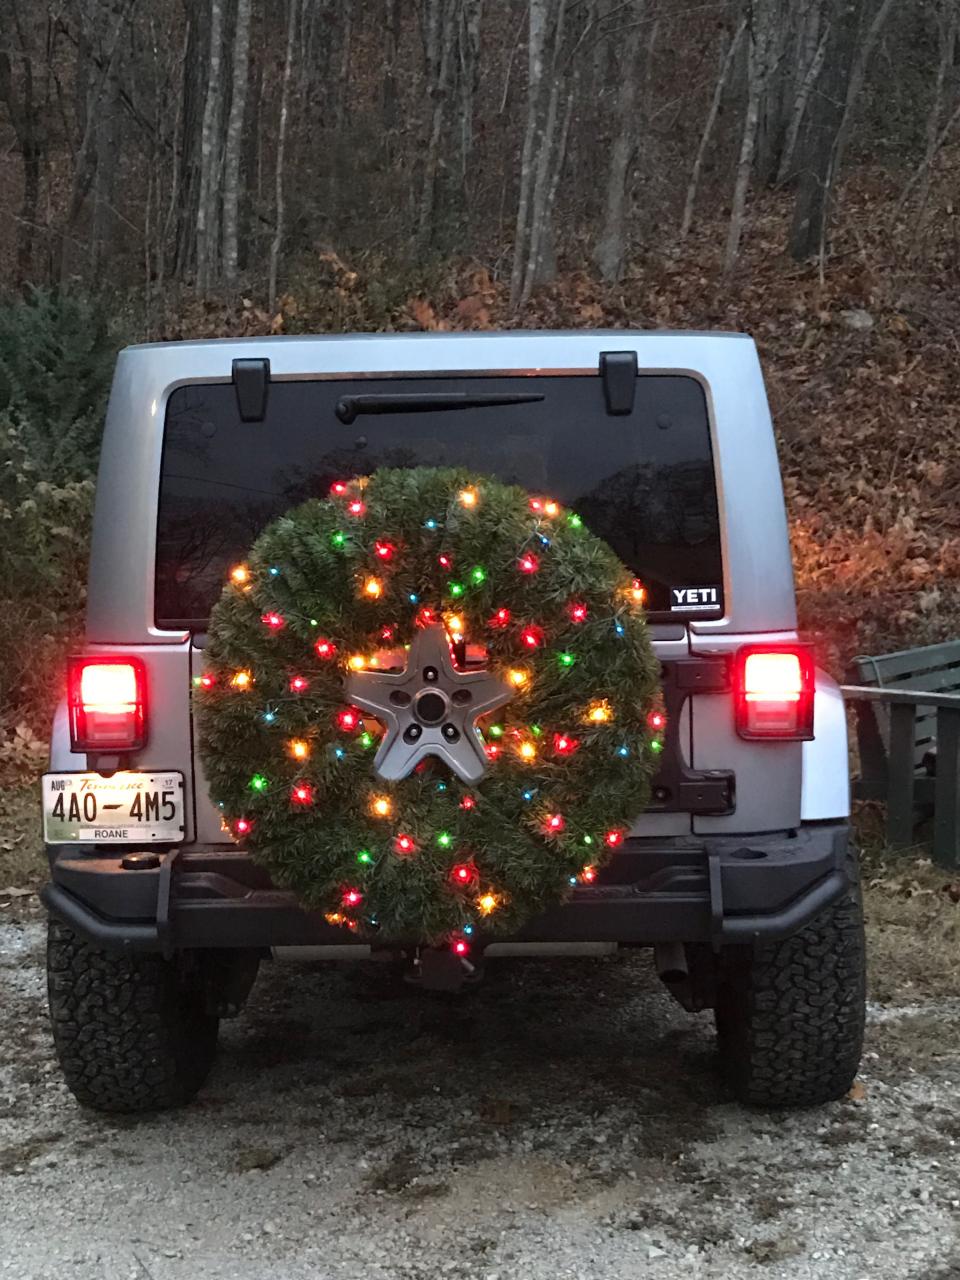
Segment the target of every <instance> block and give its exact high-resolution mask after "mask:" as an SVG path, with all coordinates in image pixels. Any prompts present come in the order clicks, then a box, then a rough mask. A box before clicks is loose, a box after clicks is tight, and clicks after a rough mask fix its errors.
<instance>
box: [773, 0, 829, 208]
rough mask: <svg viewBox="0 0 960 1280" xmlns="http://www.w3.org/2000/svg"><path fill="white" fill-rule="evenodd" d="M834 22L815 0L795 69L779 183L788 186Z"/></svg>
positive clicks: (818, 1)
mask: <svg viewBox="0 0 960 1280" xmlns="http://www.w3.org/2000/svg"><path fill="white" fill-rule="evenodd" d="M830 24H831V19H830V17H829V16H826V15H824V14H823V12H822V10H821V3H820V0H813V3H811V4H810V5H809V6H808V7H807V10H806V13H805V15H804V24H803V34H802V38H801V40H800V43H799V47H798V51H797V61H796V67H795V76H794V83H795V93H794V98H793V105H792V107H791V110H790V119H789V122H788V124H787V134H786V138H785V139H784V143H783V152H782V154H781V156H780V168H779V170H778V171H777V182H778V183H784V182H786V181H787V180H788V179H789V178H790V177H792V175H793V171H794V160H795V158H796V153H797V140H798V138H799V137H800V129H801V127H802V125H803V121H804V119H805V117H806V114H807V108H808V106H809V105H810V96H811V94H812V93H813V91H814V88H815V86H816V84H817V81H818V80H819V78H820V73H821V71H822V70H823V63H824V59H825V57H826V53H827V40H828V39H829V37H830Z"/></svg>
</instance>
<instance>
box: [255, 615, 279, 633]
mask: <svg viewBox="0 0 960 1280" xmlns="http://www.w3.org/2000/svg"><path fill="white" fill-rule="evenodd" d="M260 621H261V622H262V623H263V625H264V626H265V627H269V628H270V630H271V631H279V630H280V629H281V628H282V627H283V626H284V625H285V624H284V621H283V618H281V616H280V614H279V613H265V614H264V615H263V616H262V617H261V619H260Z"/></svg>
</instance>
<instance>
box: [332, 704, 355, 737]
mask: <svg viewBox="0 0 960 1280" xmlns="http://www.w3.org/2000/svg"><path fill="white" fill-rule="evenodd" d="M359 723H360V716H359V714H358V713H357V712H356V711H354V709H353V708H352V707H345V708H344V709H343V711H341V712H340V713H339V715H338V716H337V724H338V725H339V726H340V728H341V729H342V730H343V731H344V733H352V732H353V730H354V729H356V727H357V725H358V724H359Z"/></svg>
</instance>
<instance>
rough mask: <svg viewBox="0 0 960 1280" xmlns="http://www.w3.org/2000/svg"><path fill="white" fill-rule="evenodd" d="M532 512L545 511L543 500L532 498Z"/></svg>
mask: <svg viewBox="0 0 960 1280" xmlns="http://www.w3.org/2000/svg"><path fill="white" fill-rule="evenodd" d="M530 510H531V511H542V510H543V500H542V499H541V498H531V499H530Z"/></svg>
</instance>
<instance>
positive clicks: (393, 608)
mask: <svg viewBox="0 0 960 1280" xmlns="http://www.w3.org/2000/svg"><path fill="white" fill-rule="evenodd" d="M334 490H335V492H334V493H332V494H331V497H330V498H328V499H323V500H311V501H309V502H307V503H305V504H304V505H303V506H300V507H298V508H297V509H295V510H292V511H290V512H289V513H288V514H286V515H284V516H282V517H281V518H279V519H277V520H275V521H274V522H273V523H272V524H271V525H270V526H269V527H268V528H266V529H265V530H264V532H263V533H262V534H261V535H260V536H259V538H258V539H257V541H256V542H255V543H254V545H253V547H252V549H251V551H250V554H249V558H248V561H247V563H246V564H245V565H242V566H238V567H237V568H236V569H234V570H233V573H232V577H231V580H230V581H229V582H228V583H227V585H226V587H225V589H224V591H223V594H222V596H221V598H220V600H219V601H218V603H217V605H216V606H215V608H214V610H213V615H212V618H211V622H210V636H209V644H208V649H207V662H208V665H207V667H206V670H205V673H204V675H203V676H202V677H199V678H198V680H197V681H196V683H197V686H198V687H197V688H196V689H195V699H196V703H197V706H196V710H197V718H198V722H199V741H200V750H201V754H202V759H203V765H204V769H205V772H206V776H207V779H208V782H209V785H210V790H211V794H212V795H213V797H214V799H215V801H217V802H218V803H219V805H220V807H221V808H222V810H223V817H224V825H225V829H227V830H229V831H230V832H231V833H232V834H233V836H234V837H235V838H236V839H237V841H238V842H239V843H241V844H242V845H243V846H244V847H245V848H247V849H248V850H249V851H250V853H251V855H252V856H253V857H254V858H255V859H256V860H257V861H258V862H260V863H262V864H263V865H265V866H266V867H267V868H269V870H270V872H271V875H272V877H273V879H274V880H275V882H277V883H279V884H280V885H283V886H286V887H289V888H290V889H292V890H294V891H295V892H296V894H297V896H298V898H299V899H300V900H301V901H302V902H303V903H304V905H305V906H308V907H310V908H313V909H320V910H323V911H324V912H325V913H327V918H328V919H329V920H331V921H333V922H336V923H340V924H343V925H344V926H346V927H348V928H350V929H352V930H355V931H357V932H359V933H361V934H363V935H365V936H370V937H371V938H378V939H380V940H383V941H384V942H387V941H404V942H425V943H434V944H436V943H439V942H443V941H451V940H455V939H460V938H462V936H463V935H464V934H467V935H470V934H474V935H475V936H476V937H477V938H478V939H479V938H481V937H483V936H486V935H493V934H496V933H504V932H511V931H514V930H516V929H517V927H518V926H519V925H521V924H522V923H523V922H524V921H526V920H528V919H530V918H532V917H534V916H536V915H538V914H540V913H541V912H542V911H543V910H544V909H546V908H547V907H549V906H550V905H552V904H554V903H556V902H558V901H560V900H562V899H563V898H564V897H565V896H566V895H567V894H568V893H569V892H571V887H572V886H573V885H575V884H576V883H577V882H578V881H583V880H586V881H589V880H591V879H592V878H593V876H594V875H595V872H596V868H598V867H599V866H601V865H602V864H603V863H604V861H605V860H606V859H607V858H608V857H609V856H610V855H611V854H612V853H613V852H614V851H615V849H616V847H617V845H618V844H620V843H621V841H622V839H623V835H624V833H625V831H626V829H627V827H628V826H629V824H630V822H631V821H632V820H633V819H634V818H635V817H636V816H637V814H638V813H640V812H641V811H642V810H643V808H644V806H645V805H646V803H647V801H648V798H649V784H650V778H651V776H652V774H653V773H654V772H655V771H656V766H657V756H658V752H659V750H660V747H661V734H662V728H663V721H662V713H661V712H660V711H659V710H658V708H659V705H660V704H659V701H658V689H657V676H658V670H659V667H658V663H657V661H656V658H655V657H654V654H653V652H652V649H651V646H650V642H649V639H648V635H647V630H646V626H645V623H644V619H643V615H642V607H641V600H642V589H641V588H640V586H639V584H638V583H636V582H635V580H633V579H632V578H631V575H630V573H629V572H628V570H627V569H626V568H625V567H624V566H623V564H622V563H621V562H620V561H619V560H618V559H617V557H616V555H614V553H613V551H612V550H611V549H610V548H609V547H608V546H607V544H606V543H604V542H602V541H601V540H600V539H599V538H596V537H594V536H593V535H592V534H591V533H590V532H589V531H588V530H587V529H586V527H585V526H584V525H583V523H582V521H581V520H580V518H579V517H578V516H577V515H576V514H575V513H573V512H569V511H567V510H565V509H563V508H562V507H560V506H559V505H558V504H556V503H554V502H552V501H550V500H549V499H548V498H539V497H536V496H534V497H531V495H530V494H529V493H527V492H526V491H525V490H523V489H521V488H518V487H515V486H510V485H505V484H502V483H500V482H499V481H496V480H494V479H491V478H489V477H486V476H481V475H475V474H472V473H469V472H466V471H463V470H457V469H436V468H418V469H412V470H399V469H385V470H381V471H378V472H376V473H375V474H373V475H372V476H370V477H365V478H360V479H355V480H349V481H345V482H343V483H342V484H339V485H336V486H334ZM441 618H442V619H443V621H444V625H445V626H446V628H447V631H448V634H450V635H451V636H452V638H453V640H454V641H456V640H457V638H458V637H460V636H462V637H463V638H464V641H465V643H466V644H467V645H468V646H470V645H473V644H478V645H482V646H483V649H484V650H485V653H486V663H487V666H488V668H489V669H491V670H494V671H497V672H499V673H502V674H503V676H504V678H505V679H508V680H510V681H511V683H512V684H513V686H514V687H515V690H516V693H515V696H514V697H513V698H512V700H511V701H510V702H509V703H508V704H507V705H506V706H504V707H502V708H501V709H500V710H499V711H498V712H494V713H493V714H492V715H491V716H490V717H489V721H488V722H487V723H485V724H483V725H482V726H481V727H482V730H483V738H484V740H485V742H486V744H487V745H486V750H487V753H488V755H489V757H490V759H489V761H488V768H487V771H486V773H485V775H484V777H483V778H482V779H481V781H480V782H479V783H477V784H476V785H473V786H470V785H467V784H466V783H464V782H463V781H461V780H460V778H459V777H457V776H455V775H454V774H452V773H451V772H449V771H448V770H447V769H446V767H445V766H443V765H442V764H441V763H440V762H439V761H433V760H431V761H429V762H426V765H425V766H424V765H423V764H421V765H420V766H419V767H418V769H417V770H416V771H415V772H413V773H412V774H411V775H410V776H408V777H406V778H404V779H402V780H401V781H398V782H394V783H385V782H383V781H382V780H381V779H379V778H378V777H377V775H376V774H375V772H374V769H373V758H374V756H375V754H376V750H377V746H378V741H379V739H378V733H379V731H380V726H378V725H377V724H375V723H374V722H371V721H370V719H369V717H368V718H367V719H366V721H364V719H363V717H362V716H361V715H360V714H359V713H354V714H353V715H351V714H350V711H349V708H348V707H347V704H346V703H345V694H344V689H343V679H344V676H345V675H346V674H347V673H348V671H349V670H351V668H352V669H356V668H357V667H358V666H359V665H360V664H361V663H363V664H371V663H373V664H375V665H378V666H381V667H387V668H391V667H397V666H398V665H399V666H400V667H401V668H402V666H403V665H404V647H405V646H408V645H409V644H410V643H411V641H412V640H413V638H414V636H415V634H416V628H417V627H418V625H419V626H422V625H424V623H425V622H426V623H430V622H432V621H436V620H437V619H441ZM458 652H459V654H460V658H461V661H462V660H463V653H464V651H463V649H462V647H461V648H460V649H459V650H458V649H457V647H456V646H455V647H454V653H458ZM467 652H468V653H469V652H470V650H469V648H468V650H467ZM351 659H352V663H351ZM345 712H346V713H347V714H346V715H345V714H344V713H345ZM378 809H379V812H378Z"/></svg>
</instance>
